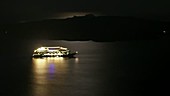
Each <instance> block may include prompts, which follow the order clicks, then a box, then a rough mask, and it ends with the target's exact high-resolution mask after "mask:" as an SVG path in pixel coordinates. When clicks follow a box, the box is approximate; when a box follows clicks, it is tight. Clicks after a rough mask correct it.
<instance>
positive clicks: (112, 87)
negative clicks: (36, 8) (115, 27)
mask: <svg viewBox="0 0 170 96" xmlns="http://www.w3.org/2000/svg"><path fill="white" fill-rule="evenodd" d="M168 45H169V42H168V41H164V40H150V41H124V42H123V41H122V42H120V41H119V42H93V41H55V40H39V41H38V40H36V41H31V40H25V41H22V42H21V41H20V42H18V41H8V42H5V43H3V46H1V48H0V49H1V56H0V96H146V95H148V96H149V95H150V96H153V95H160V96H163V95H165V94H167V93H169V92H168V91H169V80H168V79H167V78H168V72H169V70H168V68H167V66H168V64H170V63H169V57H168V56H167V55H169V54H167V53H168V52H169V47H168ZM41 46H63V47H67V48H69V49H70V50H71V51H78V52H79V53H78V54H77V55H76V56H75V58H59V57H58V58H57V57H53V58H32V57H31V55H32V52H33V50H34V49H36V48H38V47H41Z"/></svg>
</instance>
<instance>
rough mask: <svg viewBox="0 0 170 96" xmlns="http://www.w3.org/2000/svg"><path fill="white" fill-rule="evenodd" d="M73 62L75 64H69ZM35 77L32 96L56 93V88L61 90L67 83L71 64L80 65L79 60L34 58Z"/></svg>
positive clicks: (45, 95) (33, 78)
mask: <svg viewBox="0 0 170 96" xmlns="http://www.w3.org/2000/svg"><path fill="white" fill-rule="evenodd" d="M68 61H73V63H68ZM32 62H33V70H32V72H33V77H32V92H31V93H32V95H34V96H40V95H41V96H42V95H43V96H47V95H49V94H52V93H50V92H55V91H54V89H52V88H53V87H54V88H60V91H61V90H62V88H61V87H62V86H63V85H64V84H66V83H67V78H68V74H69V73H70V72H69V64H72V65H73V67H74V64H76V63H78V58H72V59H69V58H62V57H49V58H33V59H32ZM52 90H53V91H52Z"/></svg>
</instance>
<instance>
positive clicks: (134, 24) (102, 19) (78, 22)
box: [0, 14, 170, 41]
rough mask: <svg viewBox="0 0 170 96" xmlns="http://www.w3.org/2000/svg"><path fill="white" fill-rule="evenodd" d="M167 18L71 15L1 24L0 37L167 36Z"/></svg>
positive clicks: (112, 38)
mask: <svg viewBox="0 0 170 96" xmlns="http://www.w3.org/2000/svg"><path fill="white" fill-rule="evenodd" d="M169 28H170V24H169V22H163V21H156V20H149V19H142V18H135V17H121V16H94V15H93V14H87V15H85V16H74V17H72V18H66V19H46V20H39V21H30V22H22V23H11V24H4V25H1V27H0V29H1V33H0V36H1V37H0V38H1V39H3V38H10V39H21V40H22V39H44V40H46V39H48V40H80V41H81V40H93V41H121V40H148V39H160V38H162V37H163V36H164V35H166V36H167V37H169V33H168V31H169Z"/></svg>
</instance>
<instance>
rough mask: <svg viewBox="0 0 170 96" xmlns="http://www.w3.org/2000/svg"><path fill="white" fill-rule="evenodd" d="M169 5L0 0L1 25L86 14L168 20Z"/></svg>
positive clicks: (156, 0) (155, 0)
mask: <svg viewBox="0 0 170 96" xmlns="http://www.w3.org/2000/svg"><path fill="white" fill-rule="evenodd" d="M169 4H170V1H169V0H1V1H0V12H1V13H0V22H1V23H7V22H15V21H17V22H20V21H29V20H39V19H40V20H41V19H46V18H67V17H70V16H74V15H77V16H79V15H85V14H89V13H91V14H94V15H106V16H107V15H109V16H133V17H144V18H152V19H153V18H157V19H162V20H169V21H170V18H169V16H170V6H169Z"/></svg>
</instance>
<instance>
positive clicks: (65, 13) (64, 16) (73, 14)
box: [49, 12, 101, 19]
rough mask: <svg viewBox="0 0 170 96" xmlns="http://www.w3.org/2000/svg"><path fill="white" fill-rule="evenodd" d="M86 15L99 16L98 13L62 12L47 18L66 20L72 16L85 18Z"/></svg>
mask: <svg viewBox="0 0 170 96" xmlns="http://www.w3.org/2000/svg"><path fill="white" fill-rule="evenodd" d="M87 14H93V15H94V16H100V15H101V14H100V13H95V12H64V13H60V14H59V13H56V14H54V15H53V16H49V19H66V18H72V17H74V16H85V15H87Z"/></svg>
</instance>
